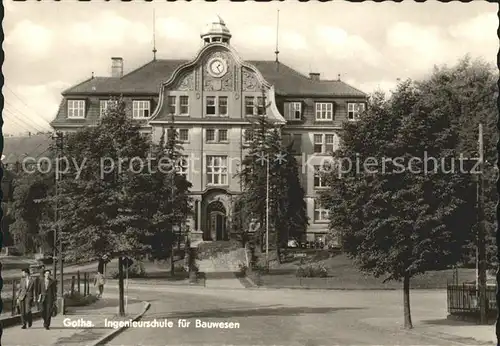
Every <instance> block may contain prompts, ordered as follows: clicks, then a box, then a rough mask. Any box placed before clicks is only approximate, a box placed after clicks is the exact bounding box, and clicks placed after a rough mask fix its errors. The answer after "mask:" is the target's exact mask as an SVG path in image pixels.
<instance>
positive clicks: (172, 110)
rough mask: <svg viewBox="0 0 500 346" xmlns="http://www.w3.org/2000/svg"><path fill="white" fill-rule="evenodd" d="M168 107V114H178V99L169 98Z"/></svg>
mask: <svg viewBox="0 0 500 346" xmlns="http://www.w3.org/2000/svg"><path fill="white" fill-rule="evenodd" d="M167 107H168V114H177V97H175V96H168V98H167Z"/></svg>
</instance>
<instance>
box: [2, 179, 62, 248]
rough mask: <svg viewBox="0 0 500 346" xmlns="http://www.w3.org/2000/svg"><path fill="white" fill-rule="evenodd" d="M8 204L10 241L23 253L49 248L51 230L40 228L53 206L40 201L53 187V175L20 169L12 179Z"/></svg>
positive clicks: (46, 220)
mask: <svg viewBox="0 0 500 346" xmlns="http://www.w3.org/2000/svg"><path fill="white" fill-rule="evenodd" d="M13 187H14V190H13V198H12V202H11V203H10V208H9V209H10V210H11V215H10V216H11V218H12V219H13V222H12V224H10V226H9V232H10V234H11V235H12V237H13V240H14V243H15V244H16V245H17V246H18V247H19V248H20V250H21V251H22V252H23V253H24V254H27V253H34V252H36V251H37V250H38V248H39V247H51V245H52V243H53V241H52V239H53V238H52V232H48V230H47V229H46V228H45V227H44V224H46V223H47V222H48V219H49V218H50V217H51V216H53V209H52V208H51V206H50V205H49V204H48V203H46V202H44V199H45V198H46V197H47V196H48V195H50V193H52V191H53V187H54V174H52V173H47V174H42V173H40V172H33V173H28V172H21V173H20V174H19V175H18V176H17V177H16V178H15V180H14V181H13Z"/></svg>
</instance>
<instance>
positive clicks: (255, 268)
mask: <svg viewBox="0 0 500 346" xmlns="http://www.w3.org/2000/svg"><path fill="white" fill-rule="evenodd" d="M252 269H253V271H255V272H257V273H261V274H265V273H268V272H269V267H267V266H266V265H265V264H261V263H256V264H255V265H254V266H253V268H252Z"/></svg>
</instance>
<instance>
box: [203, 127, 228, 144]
mask: <svg viewBox="0 0 500 346" xmlns="http://www.w3.org/2000/svg"><path fill="white" fill-rule="evenodd" d="M206 137H207V142H216V143H217V142H218V143H222V142H227V141H228V136H227V130H226V129H207V135H206Z"/></svg>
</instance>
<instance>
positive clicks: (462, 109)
mask: <svg viewBox="0 0 500 346" xmlns="http://www.w3.org/2000/svg"><path fill="white" fill-rule="evenodd" d="M497 81H498V70H497V69H496V68H495V67H493V66H491V65H490V64H487V63H485V62H484V61H481V60H472V59H471V58H470V57H469V56H466V57H465V58H464V59H462V60H461V61H459V63H458V64H457V65H456V66H452V67H447V66H444V67H440V68H435V70H434V73H433V74H432V76H431V77H430V78H429V79H427V80H424V81H422V82H420V83H418V87H419V89H420V90H421V91H422V97H423V101H422V102H425V103H426V105H427V107H429V108H435V109H439V110H441V111H446V112H449V114H450V115H453V116H454V117H456V126H455V128H454V129H453V131H455V132H456V133H457V136H458V137H459V144H458V150H459V152H460V153H462V154H463V155H464V157H477V154H478V136H479V133H478V128H479V124H480V123H481V124H482V127H483V142H484V153H483V154H484V160H485V161H486V163H485V165H484V169H483V172H484V174H483V182H484V183H483V195H484V209H485V213H484V216H485V221H484V227H485V230H486V235H487V252H486V261H487V264H488V266H489V268H490V269H496V268H497V265H498V260H497V258H496V257H497V249H496V226H495V223H496V212H495V210H496V204H497V201H498V194H497V189H496V180H497V177H498V175H497V174H498V170H497V168H496V164H495V162H496V160H497V149H496V143H497V141H498V130H497V126H496V122H497V114H498V108H497V102H496V100H497V97H498V87H497ZM477 177H478V176H476V178H477ZM471 231H472V233H474V232H475V231H477V227H475V228H474V229H473V230H471ZM475 240H476V239H474V240H473V241H472V242H471V243H470V244H469V245H468V253H469V254H470V256H469V257H470V258H469V259H468V261H469V262H471V263H475V260H476V259H475V255H476V253H475V247H476V241H475Z"/></svg>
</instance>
